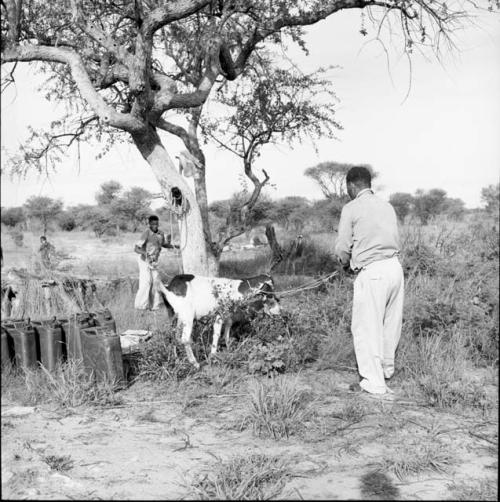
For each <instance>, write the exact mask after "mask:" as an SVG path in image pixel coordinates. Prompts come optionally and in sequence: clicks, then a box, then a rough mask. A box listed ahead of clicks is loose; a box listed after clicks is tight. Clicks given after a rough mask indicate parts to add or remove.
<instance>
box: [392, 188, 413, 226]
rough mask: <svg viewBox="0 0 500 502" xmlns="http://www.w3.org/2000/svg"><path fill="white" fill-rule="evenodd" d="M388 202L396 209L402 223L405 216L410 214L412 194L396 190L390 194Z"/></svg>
mask: <svg viewBox="0 0 500 502" xmlns="http://www.w3.org/2000/svg"><path fill="white" fill-rule="evenodd" d="M389 202H390V203H391V204H392V207H393V208H394V210H395V211H396V214H397V215H398V218H399V220H400V221H401V222H402V223H404V221H405V218H406V216H408V214H410V211H411V210H412V207H413V195H411V194H410V193H405V192H396V193H393V194H391V196H390V197H389Z"/></svg>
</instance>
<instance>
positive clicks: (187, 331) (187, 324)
mask: <svg viewBox="0 0 500 502" xmlns="http://www.w3.org/2000/svg"><path fill="white" fill-rule="evenodd" d="M192 333H193V320H189V321H184V322H183V323H182V338H181V340H182V344H183V345H184V348H185V349H186V355H187V358H188V361H189V362H190V363H191V364H192V365H193V366H194V367H195V368H196V369H200V363H199V362H198V361H197V360H196V358H195V357H194V354H193V349H192V347H191V334H192Z"/></svg>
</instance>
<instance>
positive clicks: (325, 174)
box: [304, 162, 377, 203]
mask: <svg viewBox="0 0 500 502" xmlns="http://www.w3.org/2000/svg"><path fill="white" fill-rule="evenodd" d="M355 165H361V166H363V167H366V168H367V169H368V170H369V171H370V173H371V175H372V180H373V179H375V178H376V177H377V173H376V172H375V171H374V170H373V168H372V167H371V166H369V165H365V164H343V163H339V162H320V163H319V164H317V165H315V166H312V167H308V168H307V169H306V170H305V171H304V174H305V175H306V176H307V177H309V178H311V179H312V180H313V181H314V182H315V183H316V184H317V185H318V186H319V188H320V189H321V191H322V192H323V195H324V196H325V197H326V198H327V199H328V200H337V201H341V202H343V203H345V202H347V201H348V200H349V197H348V196H347V187H346V184H345V177H346V174H347V172H348V171H349V169H350V168H351V167H354V166H355Z"/></svg>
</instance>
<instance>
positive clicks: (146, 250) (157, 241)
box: [134, 215, 172, 310]
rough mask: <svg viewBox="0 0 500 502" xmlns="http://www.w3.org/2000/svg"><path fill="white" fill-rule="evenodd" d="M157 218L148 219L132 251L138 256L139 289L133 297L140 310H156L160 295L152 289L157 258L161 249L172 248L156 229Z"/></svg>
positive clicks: (156, 270) (155, 274) (156, 276)
mask: <svg viewBox="0 0 500 502" xmlns="http://www.w3.org/2000/svg"><path fill="white" fill-rule="evenodd" d="M158 222H159V219H158V216H155V215H152V216H150V217H149V218H148V224H149V228H148V229H147V230H145V231H144V233H143V234H142V235H141V238H140V239H139V240H138V241H137V242H136V244H135V247H134V251H135V252H136V253H137V254H138V255H139V256H138V257H137V263H138V264H139V289H138V291H137V295H136V297H135V305H134V306H135V308H136V309H140V310H146V309H150V310H158V308H159V305H160V294H159V292H158V291H157V289H156V287H154V284H155V281H156V280H158V258H159V257H160V252H161V248H162V247H164V248H169V247H172V246H171V245H170V243H169V242H167V239H166V238H165V234H164V233H163V232H162V231H161V230H159V229H158Z"/></svg>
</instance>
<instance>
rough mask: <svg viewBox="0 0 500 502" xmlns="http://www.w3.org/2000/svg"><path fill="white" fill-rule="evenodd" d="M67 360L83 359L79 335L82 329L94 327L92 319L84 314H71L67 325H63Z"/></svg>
mask: <svg viewBox="0 0 500 502" xmlns="http://www.w3.org/2000/svg"><path fill="white" fill-rule="evenodd" d="M62 326H63V331H64V335H65V340H66V350H67V354H68V359H83V353H82V342H81V339H80V333H81V330H82V329H85V328H90V327H92V326H95V322H94V320H93V319H92V317H91V316H90V315H89V314H88V313H86V312H80V313H78V314H73V315H72V316H71V317H70V318H69V320H68V322H67V323H65V324H63V325H62Z"/></svg>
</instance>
